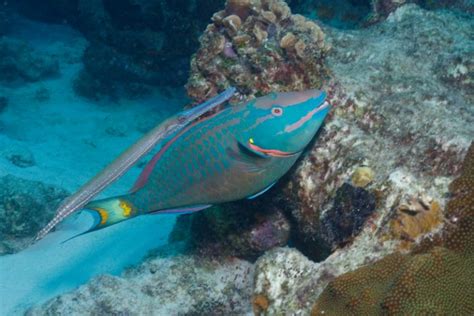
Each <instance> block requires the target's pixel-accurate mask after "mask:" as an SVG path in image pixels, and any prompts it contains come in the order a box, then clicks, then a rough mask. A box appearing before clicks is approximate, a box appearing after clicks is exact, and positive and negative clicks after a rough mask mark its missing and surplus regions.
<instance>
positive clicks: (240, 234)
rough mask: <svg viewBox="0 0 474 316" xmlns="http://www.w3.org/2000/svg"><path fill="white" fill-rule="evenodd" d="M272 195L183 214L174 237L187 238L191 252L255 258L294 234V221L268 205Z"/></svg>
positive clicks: (204, 255) (175, 228)
mask: <svg viewBox="0 0 474 316" xmlns="http://www.w3.org/2000/svg"><path fill="white" fill-rule="evenodd" d="M269 198H270V197H269V196H267V199H263V200H260V201H242V202H237V203H228V204H225V205H222V206H217V207H213V208H211V209H208V210H205V211H202V212H199V213H197V214H193V215H192V216H181V217H179V218H178V222H177V224H176V225H175V227H174V230H173V233H172V235H171V237H170V241H172V242H174V241H186V242H187V244H188V247H189V249H188V251H189V253H193V254H197V255H199V256H203V257H214V258H219V257H228V256H236V257H239V258H244V259H247V260H255V259H256V258H257V257H259V256H260V255H262V254H263V253H264V252H265V251H266V250H269V249H271V248H273V247H278V246H280V247H281V246H284V245H286V244H287V243H288V240H289V238H290V222H289V220H288V218H287V217H286V216H285V214H284V211H283V210H282V209H276V208H268V207H265V205H268V204H269Z"/></svg>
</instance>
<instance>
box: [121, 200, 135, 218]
mask: <svg viewBox="0 0 474 316" xmlns="http://www.w3.org/2000/svg"><path fill="white" fill-rule="evenodd" d="M119 206H120V208H121V209H122V210H123V216H125V217H129V216H130V215H131V214H132V206H131V205H130V203H128V202H127V201H123V200H120V204H119Z"/></svg>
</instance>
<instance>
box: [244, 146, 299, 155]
mask: <svg viewBox="0 0 474 316" xmlns="http://www.w3.org/2000/svg"><path fill="white" fill-rule="evenodd" d="M248 145H249V147H250V148H251V149H252V150H255V151H258V152H260V153H263V154H267V155H269V156H273V157H289V156H292V155H294V154H293V153H290V152H286V151H281V150H278V149H264V148H262V147H258V146H257V145H255V144H251V143H248Z"/></svg>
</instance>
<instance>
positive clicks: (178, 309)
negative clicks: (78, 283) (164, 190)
mask: <svg viewBox="0 0 474 316" xmlns="http://www.w3.org/2000/svg"><path fill="white" fill-rule="evenodd" d="M173 246H175V245H173ZM175 250H176V249H173V250H170V249H162V250H161V251H160V252H159V253H157V254H155V258H153V259H149V260H146V261H145V262H144V263H143V264H141V265H140V266H139V267H136V268H134V269H131V270H129V271H127V272H125V273H124V275H123V276H121V277H115V276H109V275H104V276H100V277H97V278H96V279H94V280H92V281H91V282H90V283H89V284H87V285H85V286H82V287H81V288H79V289H78V290H77V291H75V292H72V293H70V294H65V295H62V296H59V297H57V298H55V299H53V300H51V301H49V302H48V303H46V304H45V305H44V306H43V307H41V308H33V309H31V310H30V311H29V312H28V314H29V315H45V314H46V315H71V314H82V313H84V311H87V313H88V314H92V315H104V314H114V315H156V314H160V315H245V314H250V312H251V307H250V305H249V304H248V302H249V301H250V296H251V292H252V277H251V276H252V274H253V267H252V265H251V264H250V263H248V262H246V261H242V260H237V259H227V260H226V261H225V262H220V263H218V262H215V261H213V260H212V259H205V258H196V257H190V256H181V255H177V254H176V253H174V251H175Z"/></svg>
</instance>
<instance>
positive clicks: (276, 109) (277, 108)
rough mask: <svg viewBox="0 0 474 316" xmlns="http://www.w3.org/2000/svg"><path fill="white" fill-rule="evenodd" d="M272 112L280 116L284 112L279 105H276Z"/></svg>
mask: <svg viewBox="0 0 474 316" xmlns="http://www.w3.org/2000/svg"><path fill="white" fill-rule="evenodd" d="M272 114H273V115H275V116H280V115H282V114H283V109H282V108H281V107H279V106H275V107H273V108H272Z"/></svg>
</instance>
